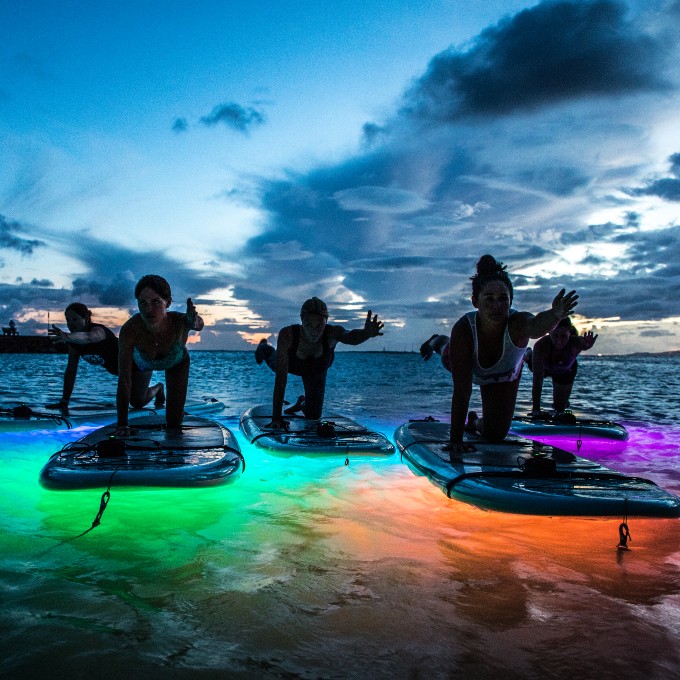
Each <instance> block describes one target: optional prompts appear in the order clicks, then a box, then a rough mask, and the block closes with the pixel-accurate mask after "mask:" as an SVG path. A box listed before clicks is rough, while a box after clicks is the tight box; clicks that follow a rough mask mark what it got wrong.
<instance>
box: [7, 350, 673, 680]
mask: <svg viewBox="0 0 680 680" xmlns="http://www.w3.org/2000/svg"><path fill="white" fill-rule="evenodd" d="M191 356H192V369H191V382H190V387H189V396H190V397H202V396H213V397H216V398H218V399H220V400H222V401H224V402H225V404H226V409H225V411H224V412H223V413H222V414H221V415H219V416H217V417H216V419H217V420H219V421H220V422H222V423H223V424H224V425H226V426H227V427H229V428H230V429H232V431H234V432H235V433H237V436H238V437H239V441H240V443H241V447H242V451H243V454H244V456H245V459H246V469H245V471H244V473H243V475H242V477H241V478H240V479H239V480H238V481H236V482H235V483H234V484H232V485H228V486H225V487H221V488H220V487H218V488H208V489H194V490H172V489H164V490H160V489H154V490H144V489H119V488H116V487H115V486H114V487H113V488H112V490H111V499H110V501H109V504H108V506H107V508H106V511H105V513H104V515H103V517H102V521H101V524H100V525H99V526H98V527H97V528H96V529H94V530H92V531H90V532H89V533H86V534H85V535H83V536H80V537H78V535H79V534H81V533H82V532H83V531H85V530H86V529H88V528H89V527H90V525H91V523H92V521H93V519H94V517H95V515H96V513H97V511H98V509H99V502H100V497H101V492H102V491H103V489H102V490H91V491H77V492H55V491H47V490H45V489H43V488H42V487H41V486H40V485H39V484H38V473H39V471H40V469H41V467H42V465H43V464H44V463H45V461H46V460H47V458H48V457H49V455H51V454H52V453H54V452H55V451H56V450H58V449H60V448H61V447H62V446H63V445H64V444H65V443H66V442H68V441H71V440H73V439H76V438H78V437H80V436H82V435H83V434H85V431H83V430H82V429H78V428H76V429H75V430H70V431H69V430H63V431H57V430H42V431H40V430H35V431H30V432H0V461H1V463H0V464H1V465H2V474H1V475H0V597H1V601H0V605H1V609H0V676H2V677H7V678H19V679H20V678H31V679H32V678H38V677H42V676H45V677H49V678H51V679H57V680H58V679H60V678H68V679H69V680H79V679H81V678H82V679H85V678H88V679H89V678H91V677H97V678H103V679H108V678H111V679H113V678H126V679H129V678H137V677H140V678H145V680H154V679H155V678H163V679H166V680H168V679H174V678H192V679H193V678H199V679H204V678H206V679H208V678H210V679H212V678H215V679H217V678H244V679H245V678H302V679H309V680H311V679H312V678H324V679H326V678H327V679H331V678H357V679H359V678H362V679H363V678H367V677H370V678H390V679H400V678H405V679H406V678H408V679H418V678H423V679H425V678H427V679H428V680H431V679H439V678H441V679H445V678H446V679H448V678H468V677H470V678H475V679H484V678H498V677H502V678H503V679H504V680H513V679H515V678H517V679H519V678H522V679H526V678H530V679H533V678H541V679H545V678H578V679H581V678H604V679H606V678H617V679H620V678H645V680H654V679H656V678H658V679H659V680H661V679H662V678H663V680H669V679H672V678H680V640H679V638H678V630H680V522H679V521H678V520H652V519H636V518H632V519H630V520H629V528H630V534H631V541H630V543H629V546H630V548H631V550H630V551H628V552H622V551H618V550H617V549H616V546H617V544H618V525H619V523H620V521H621V519H620V518H605V519H602V518H598V519H589V518H551V517H531V516H522V515H514V514H506V513H497V512H485V511H483V510H480V509H478V508H475V507H473V506H470V505H466V504H463V503H460V502H457V501H454V500H450V499H448V498H447V497H446V496H445V495H444V494H442V492H441V491H440V490H439V489H437V488H436V487H434V486H433V485H432V484H431V483H430V482H429V481H428V480H427V479H426V478H424V477H417V476H415V475H414V474H413V473H412V472H411V471H410V469H409V468H408V467H407V466H406V464H405V463H403V462H402V461H401V460H400V456H399V454H398V453H396V454H394V455H393V456H391V457H388V458H386V459H385V460H370V461H369V460H365V461H362V460H352V461H350V464H349V465H345V461H344V458H343V457H341V458H340V459H338V460H335V459H328V458H324V459H323V460H313V459H310V458H305V457H289V458H282V457H277V456H275V455H273V454H270V453H267V452H265V451H263V450H260V449H257V448H255V447H252V446H251V445H249V444H248V443H247V442H246V441H245V440H244V438H243V437H242V435H241V434H240V432H239V431H238V421H239V417H240V415H241V413H242V412H243V411H244V410H245V409H246V408H248V407H249V406H252V405H254V404H258V403H270V402H271V392H272V387H273V373H272V372H271V371H270V370H269V369H268V368H266V367H265V366H258V365H256V363H255V361H254V354H253V353H248V352H198V351H195V352H192V355H191ZM65 363H66V358H65V357H64V356H60V355H28V354H24V355H18V354H17V355H3V356H1V357H0V404H2V403H5V402H16V401H26V402H27V403H31V404H35V405H38V404H42V403H44V402H48V401H56V400H57V399H58V398H59V397H60V395H61V383H62V376H63V369H64V367H65ZM160 378H161V379H162V375H160ZM679 378H680V358H678V357H664V356H631V357H598V356H584V357H583V358H582V359H581V360H580V362H579V374H578V377H577V380H576V384H575V387H574V393H573V395H572V407H573V409H574V410H575V411H576V412H577V413H579V414H581V415H588V416H595V417H603V418H606V419H611V420H615V421H617V422H622V423H623V424H625V425H626V427H627V428H628V430H629V432H630V439H629V440H628V441H627V442H626V443H618V444H617V445H612V444H598V443H597V442H592V441H584V442H583V445H582V447H581V450H580V454H581V455H583V456H585V457H586V458H592V459H594V460H597V461H598V462H601V463H603V464H604V465H607V466H609V467H611V468H614V469H616V470H620V471H622V472H626V473H629V474H634V475H638V476H643V477H647V478H649V479H652V480H653V481H655V482H657V483H658V484H660V485H661V486H663V487H664V488H666V489H668V490H669V491H672V492H674V493H676V494H678V495H680V464H679V462H678V461H679V456H680V436H679V435H680V394H679V392H678V385H679V384H680V380H679ZM115 387H116V386H115V379H114V378H112V377H111V376H108V375H107V374H105V373H104V372H103V371H102V370H101V369H98V368H95V367H91V366H88V365H86V364H85V365H84V362H81V366H80V369H79V373H78V379H77V382H76V389H75V392H74V399H73V401H72V403H75V404H77V403H86V402H88V401H92V400H95V401H98V402H101V401H112V400H113V399H114V395H115ZM546 387H547V388H548V389H549V385H548V386H546ZM530 389H531V384H530V374H529V373H525V375H524V376H523V378H522V385H521V388H520V396H519V400H518V407H517V412H518V413H525V412H526V411H528V410H529V407H530ZM548 389H546V393H545V395H544V396H545V398H546V399H547V398H548V396H549V394H548ZM451 390H452V388H451V381H450V376H449V375H448V374H447V373H446V372H445V371H444V370H443V368H442V367H441V365H440V364H439V363H438V359H437V357H433V358H432V359H431V360H430V361H429V362H424V361H423V360H422V359H421V357H420V355H419V354H416V353H387V352H383V353H379V352H378V353H363V352H340V353H338V354H337V355H336V361H335V364H334V366H333V367H332V368H331V371H330V373H329V382H328V388H327V396H326V404H327V407H328V408H329V409H330V410H333V411H335V412H340V413H342V414H344V415H347V416H350V417H352V418H354V419H356V420H358V421H360V422H362V423H364V424H366V425H368V426H370V427H372V428H373V429H376V430H378V431H381V432H383V433H384V434H386V435H387V436H388V437H390V438H392V436H393V433H394V430H395V429H396V428H397V426H399V425H400V424H402V423H404V422H406V421H407V420H409V419H410V418H423V417H426V416H433V417H435V418H440V419H446V418H448V410H449V405H450V399H451ZM299 393H301V390H300V383H299V380H298V379H297V378H294V377H291V379H290V380H289V383H288V389H287V395H286V396H287V399H288V400H289V401H294V400H295V398H296V397H297V395H298V394H299ZM472 405H473V406H475V405H478V393H475V395H474V397H473V404H472ZM564 445H565V447H566V448H569V447H572V450H576V446H577V443H576V442H565V444H564Z"/></svg>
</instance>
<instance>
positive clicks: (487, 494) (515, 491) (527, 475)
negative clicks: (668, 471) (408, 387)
mask: <svg viewBox="0 0 680 680" xmlns="http://www.w3.org/2000/svg"><path fill="white" fill-rule="evenodd" d="M449 432H450V428H449V424H448V423H440V422H432V421H413V422H409V423H406V424H404V425H402V426H400V427H399V428H398V429H397V431H396V432H395V441H396V443H397V447H398V448H399V450H400V451H401V453H402V456H403V458H404V459H405V460H406V462H407V463H408V465H409V467H410V468H411V469H412V470H413V471H414V472H415V473H416V474H418V475H425V476H427V477H428V478H429V480H430V481H431V482H432V483H433V484H435V485H436V486H438V487H439V488H441V490H442V491H443V492H444V493H445V494H447V496H449V497H450V498H454V499H457V500H461V501H464V502H467V503H470V504H473V505H476V506H478V507H481V508H484V509H487V510H499V511H504V512H515V513H524V514H535V515H579V516H618V517H621V516H627V515H630V516H646V517H680V498H678V497H677V496H674V495H673V494H670V493H668V492H667V491H664V490H663V489H661V488H660V487H659V486H657V485H656V484H655V483H654V482H652V481H650V480H647V479H641V478H639V477H630V476H627V475H624V474H621V473H618V472H615V471H614V470H611V469H609V468H606V467H604V466H602V465H600V464H599V463H596V462H594V461H591V460H587V459H585V458H581V457H580V456H576V455H574V454H572V453H570V452H568V451H564V450H562V449H559V448H555V447H553V446H549V445H547V444H542V443H539V442H532V441H529V440H527V439H523V438H520V437H515V436H512V435H509V436H508V437H507V438H506V439H505V440H504V441H502V442H499V443H490V442H485V441H483V440H482V439H481V438H480V437H478V436H476V435H474V434H469V433H466V434H465V441H466V442H468V443H470V444H472V445H473V446H474V447H475V448H476V450H475V451H473V452H470V453H462V454H454V457H453V459H452V458H451V455H450V454H449V452H448V451H445V450H444V449H443V447H444V446H445V445H446V444H447V443H448V441H449ZM530 459H533V460H537V459H540V460H541V462H543V461H545V462H550V461H549V460H547V459H550V460H551V461H554V471H549V472H548V471H544V472H543V473H538V472H531V471H530V470H531V467H530V466H531V464H530V463H527V460H530Z"/></svg>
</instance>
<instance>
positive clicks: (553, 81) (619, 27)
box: [403, 0, 670, 121]
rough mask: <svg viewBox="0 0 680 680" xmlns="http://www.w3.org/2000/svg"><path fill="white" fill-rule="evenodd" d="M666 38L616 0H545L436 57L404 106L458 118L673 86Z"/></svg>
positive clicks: (423, 114) (425, 115) (419, 114)
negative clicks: (643, 27)
mask: <svg viewBox="0 0 680 680" xmlns="http://www.w3.org/2000/svg"><path fill="white" fill-rule="evenodd" d="M664 61H665V50H664V45H663V43H661V42H660V41H658V40H656V39H655V38H654V37H652V36H651V35H646V34H644V33H642V32H641V31H640V29H639V27H638V25H637V24H636V23H635V22H634V21H628V20H627V19H626V7H625V5H624V4H623V3H620V2H615V1H614V0H595V1H592V2H581V1H578V2H544V3H541V4H540V5H537V6H536V7H532V8H530V9H526V10H523V11H521V12H519V13H518V14H516V15H515V16H513V17H511V18H506V19H504V20H503V21H501V22H499V23H498V24H497V25H495V26H492V27H489V28H487V29H486V30H484V31H483V32H482V33H481V34H480V35H479V36H478V37H477V38H476V39H475V40H474V41H472V44H471V45H470V46H469V47H468V48H467V49H465V50H461V49H456V48H451V49H449V50H447V51H445V52H442V53H441V54H438V55H437V56H436V57H434V59H432V61H431V62H430V64H429V66H428V69H427V71H426V73H425V74H424V75H423V76H422V77H421V78H419V79H418V80H417V81H416V82H415V84H414V85H413V87H412V88H411V89H410V90H409V91H408V92H407V93H406V96H405V103H404V108H403V111H404V113H406V114H408V115H410V116H413V117H415V118H419V119H422V120H427V119H431V120H435V121H454V120H459V119H461V118H465V117H469V116H476V115H484V116H498V115H507V114H509V113H511V112H513V111H518V110H521V111H527V110H530V109H534V108H537V107H544V106H550V105H552V104H555V103H557V102H564V101H566V100H574V99H579V98H591V97H613V96H622V95H631V94H638V93H646V92H655V91H656V92H658V91H667V90H669V89H670V83H669V82H668V81H667V80H666V79H665V78H664V77H663V76H662V75H661V74H662V68H663V66H664Z"/></svg>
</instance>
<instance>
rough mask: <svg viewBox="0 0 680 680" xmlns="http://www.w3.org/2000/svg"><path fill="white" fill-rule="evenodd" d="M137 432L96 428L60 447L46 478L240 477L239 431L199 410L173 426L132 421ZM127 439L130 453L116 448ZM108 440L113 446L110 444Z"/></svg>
mask: <svg viewBox="0 0 680 680" xmlns="http://www.w3.org/2000/svg"><path fill="white" fill-rule="evenodd" d="M131 428H132V432H133V433H132V434H131V435H130V436H128V437H118V438H115V437H113V433H114V432H115V430H116V426H115V425H106V426H104V427H101V428H99V429H97V430H94V431H92V432H90V433H89V434H87V435H86V436H85V437H82V438H81V439H79V440H78V441H76V442H72V443H71V444H67V445H66V446H65V447H64V448H63V449H62V450H61V451H59V452H57V453H55V454H54V455H53V456H52V457H51V458H50V459H49V461H48V462H47V464H46V465H45V466H44V467H43V469H42V471H41V473H40V482H41V483H42V485H43V486H45V487H46V488H50V489H83V488H92V487H101V486H107V485H108V484H109V483H110V484H112V485H115V486H126V485H131V486H182V487H186V486H214V485H217V484H226V483H228V482H231V481H234V480H235V479H236V478H237V477H238V476H239V475H240V473H241V471H242V469H243V467H244V462H243V456H242V455H241V451H240V447H239V445H238V442H237V440H236V438H235V436H234V434H233V433H232V432H231V431H230V430H228V429H227V428H224V427H223V426H221V425H219V424H218V423H216V422H214V421H212V420H208V419H207V418H201V417H198V416H188V417H186V418H185V419H184V422H183V423H182V427H181V429H178V430H168V429H167V428H166V427H165V420H164V418H162V417H160V416H144V417H140V418H137V419H136V420H134V421H132V422H131ZM120 441H122V442H124V445H125V451H124V453H123V454H122V455H121V454H118V453H112V452H110V444H111V442H114V443H116V442H120ZM107 445H108V446H107Z"/></svg>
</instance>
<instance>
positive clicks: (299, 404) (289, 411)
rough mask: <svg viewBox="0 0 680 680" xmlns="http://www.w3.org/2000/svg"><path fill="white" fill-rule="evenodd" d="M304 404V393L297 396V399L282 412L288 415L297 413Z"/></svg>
mask: <svg viewBox="0 0 680 680" xmlns="http://www.w3.org/2000/svg"><path fill="white" fill-rule="evenodd" d="M304 405H305V395H304V394H301V395H300V396H299V397H298V400H297V401H296V402H295V403H294V404H293V405H292V406H291V407H290V408H287V409H286V410H285V411H284V413H286V414H287V415H289V416H292V415H293V414H294V413H299V412H300V411H302V407H303V406H304Z"/></svg>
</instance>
